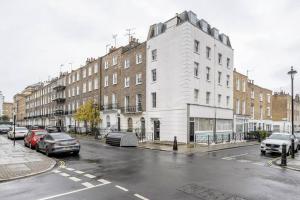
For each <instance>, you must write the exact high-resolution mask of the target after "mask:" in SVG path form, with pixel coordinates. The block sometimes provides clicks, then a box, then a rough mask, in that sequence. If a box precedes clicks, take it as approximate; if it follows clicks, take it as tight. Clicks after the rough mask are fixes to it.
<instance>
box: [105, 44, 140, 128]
mask: <svg viewBox="0 0 300 200" xmlns="http://www.w3.org/2000/svg"><path fill="white" fill-rule="evenodd" d="M101 77H102V82H101V114H102V128H112V129H122V130H127V131H133V130H137V131H139V130H140V131H141V132H144V130H145V119H144V111H145V106H146V98H145V95H146V93H145V90H146V42H143V43H139V42H138V40H137V39H135V38H130V41H129V44H128V45H126V46H122V47H119V48H114V47H112V48H111V49H110V51H109V53H108V54H106V55H105V56H103V57H102V63H101Z"/></svg>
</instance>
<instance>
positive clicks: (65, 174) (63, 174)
mask: <svg viewBox="0 0 300 200" xmlns="http://www.w3.org/2000/svg"><path fill="white" fill-rule="evenodd" d="M60 175H62V176H65V177H67V176H70V175H69V174H67V173H60Z"/></svg>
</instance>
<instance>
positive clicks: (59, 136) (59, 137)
mask: <svg viewBox="0 0 300 200" xmlns="http://www.w3.org/2000/svg"><path fill="white" fill-rule="evenodd" d="M51 137H52V138H53V139H54V140H69V139H72V137H71V136H69V135H68V134H64V133H57V134H56V133H55V134H51Z"/></svg>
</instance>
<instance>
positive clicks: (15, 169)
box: [0, 136, 56, 182]
mask: <svg viewBox="0 0 300 200" xmlns="http://www.w3.org/2000/svg"><path fill="white" fill-rule="evenodd" d="M55 164H56V162H55V160H54V159H51V158H48V157H46V156H44V155H42V154H40V153H37V152H35V151H34V150H31V149H29V148H26V147H24V146H22V145H20V144H18V143H16V146H15V147H14V146H13V141H11V140H8V139H7V138H6V137H5V136H0V182H1V181H7V180H12V179H17V178H22V177H26V176H31V175H35V174H39V173H42V172H46V171H48V170H50V169H52V168H53V167H54V166H55Z"/></svg>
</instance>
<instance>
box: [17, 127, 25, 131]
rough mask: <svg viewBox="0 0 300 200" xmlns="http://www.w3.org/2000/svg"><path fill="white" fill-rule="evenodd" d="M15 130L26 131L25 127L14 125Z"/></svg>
mask: <svg viewBox="0 0 300 200" xmlns="http://www.w3.org/2000/svg"><path fill="white" fill-rule="evenodd" d="M16 131H27V128H25V127H16Z"/></svg>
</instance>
